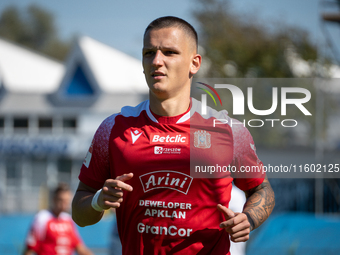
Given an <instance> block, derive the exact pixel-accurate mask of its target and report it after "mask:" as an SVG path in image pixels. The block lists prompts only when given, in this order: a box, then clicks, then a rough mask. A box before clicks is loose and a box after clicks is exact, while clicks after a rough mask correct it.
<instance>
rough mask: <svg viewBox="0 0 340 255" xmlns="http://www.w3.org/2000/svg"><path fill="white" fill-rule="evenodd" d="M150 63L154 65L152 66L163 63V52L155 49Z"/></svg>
mask: <svg viewBox="0 0 340 255" xmlns="http://www.w3.org/2000/svg"><path fill="white" fill-rule="evenodd" d="M152 65H154V66H161V65H163V54H162V52H161V51H160V50H157V51H156V53H155V55H154V58H153V60H152Z"/></svg>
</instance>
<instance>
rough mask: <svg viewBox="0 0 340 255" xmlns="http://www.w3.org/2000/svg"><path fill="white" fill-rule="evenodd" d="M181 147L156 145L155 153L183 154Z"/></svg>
mask: <svg viewBox="0 0 340 255" xmlns="http://www.w3.org/2000/svg"><path fill="white" fill-rule="evenodd" d="M181 151H182V149H181V148H167V147H162V146H155V148H154V153H155V154H181Z"/></svg>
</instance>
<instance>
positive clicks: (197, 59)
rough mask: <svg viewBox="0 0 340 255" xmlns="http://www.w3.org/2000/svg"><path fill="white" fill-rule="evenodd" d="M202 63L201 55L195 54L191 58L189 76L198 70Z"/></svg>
mask: <svg viewBox="0 0 340 255" xmlns="http://www.w3.org/2000/svg"><path fill="white" fill-rule="evenodd" d="M201 63H202V56H201V55H200V54H195V55H194V56H193V58H192V60H191V67H190V77H192V76H193V75H194V74H196V73H197V72H198V70H199V69H200V67H201Z"/></svg>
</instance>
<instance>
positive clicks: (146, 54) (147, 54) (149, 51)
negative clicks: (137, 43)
mask: <svg viewBox="0 0 340 255" xmlns="http://www.w3.org/2000/svg"><path fill="white" fill-rule="evenodd" d="M153 54H154V52H153V51H151V50H148V51H145V52H144V53H143V56H152V55H153Z"/></svg>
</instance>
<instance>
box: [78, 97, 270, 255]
mask: <svg viewBox="0 0 340 255" xmlns="http://www.w3.org/2000/svg"><path fill="white" fill-rule="evenodd" d="M199 109H201V105H200V102H198V101H196V100H195V99H192V104H191V108H190V111H188V112H186V113H184V114H182V115H180V116H175V117H164V116H163V117H161V116H157V115H155V114H152V113H151V111H150V107H149V101H145V102H143V103H141V104H139V105H138V106H136V107H124V108H122V111H121V112H120V113H118V114H115V115H112V116H110V117H108V118H107V119H106V120H104V121H103V123H102V124H101V125H100V127H99V128H98V130H97V132H96V134H95V136H94V139H93V141H92V144H91V147H90V149H89V152H88V154H87V156H86V158H85V161H84V164H83V166H82V168H81V172H80V175H79V179H80V181H81V182H83V183H84V184H86V185H88V186H90V187H92V188H95V189H100V188H102V186H103V184H104V182H105V180H106V179H114V178H116V177H117V176H119V175H122V174H124V173H130V172H132V173H133V174H134V177H133V178H132V179H131V180H129V181H127V183H128V184H129V185H131V186H132V187H133V191H132V192H125V191H124V202H123V203H122V204H121V206H120V207H119V208H118V209H117V225H118V231H119V235H120V239H121V241H122V246H123V254H147V255H149V254H185V255H188V254H198V253H199V254H223V255H225V254H229V245H230V243H229V236H228V233H227V232H226V231H225V230H224V229H221V228H219V224H220V223H221V222H222V221H224V218H223V215H222V213H221V212H219V211H218V210H217V207H216V206H217V204H222V205H225V206H228V203H229V201H230V193H231V188H232V181H234V183H235V185H237V186H238V187H239V188H240V189H242V190H248V189H251V188H253V187H255V186H257V185H259V184H261V183H262V182H263V179H264V176H263V175H262V174H259V175H258V176H256V178H238V177H239V176H238V175H237V174H233V173H229V178H193V177H192V176H191V175H190V162H198V163H200V162H201V163H202V164H203V163H204V164H207V163H210V165H216V164H217V163H218V164H219V165H220V166H222V165H224V166H228V165H233V166H235V167H237V168H240V167H241V166H253V165H258V166H261V165H262V162H261V161H260V160H259V159H258V157H257V156H256V153H255V147H254V142H253V139H252V137H251V135H250V133H249V132H248V130H247V129H246V128H244V127H243V126H242V125H234V126H233V127H232V128H231V126H230V125H216V127H213V121H214V120H215V119H222V118H224V119H225V118H229V117H228V115H227V112H226V111H221V112H217V111H215V110H213V109H211V108H210V109H208V115H206V116H204V117H202V116H201V115H200V114H199ZM203 127H204V131H203V130H202V128H203ZM215 130H218V134H217V133H216V132H215ZM214 132H215V133H214ZM203 133H204V134H203ZM210 133H211V134H210ZM213 133H214V134H215V135H214V134H213ZM202 134H203V135H202ZM207 136H209V139H205V140H204V139H203V140H202V139H201V138H207Z"/></svg>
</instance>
